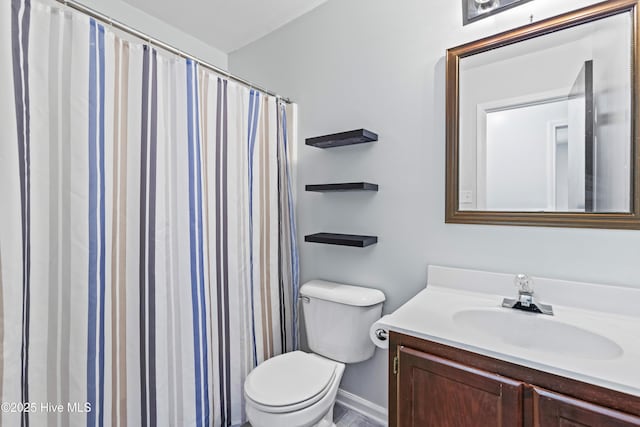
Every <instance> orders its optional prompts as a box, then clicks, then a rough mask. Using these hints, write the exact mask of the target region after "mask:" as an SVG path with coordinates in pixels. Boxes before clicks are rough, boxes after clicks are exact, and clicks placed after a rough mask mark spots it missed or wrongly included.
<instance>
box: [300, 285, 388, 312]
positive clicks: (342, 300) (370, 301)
mask: <svg viewBox="0 0 640 427" xmlns="http://www.w3.org/2000/svg"><path fill="white" fill-rule="evenodd" d="M300 295H302V296H305V297H309V298H318V299H322V300H326V301H332V302H336V303H339V304H346V305H353V306H359V307H368V306H370V305H375V304H379V303H381V302H383V301H384V300H385V296H384V294H383V293H382V291H379V290H378V289H371V288H365V287H363V286H352V285H345V284H342V283H335V282H327V281H326V280H311V281H309V282H307V283H305V284H304V285H302V287H301V288H300Z"/></svg>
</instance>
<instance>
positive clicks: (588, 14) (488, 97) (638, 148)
mask: <svg viewBox="0 0 640 427" xmlns="http://www.w3.org/2000/svg"><path fill="white" fill-rule="evenodd" d="M638 1H639V0H610V1H606V2H603V3H598V4H595V5H593V6H589V7H586V8H583V9H580V10H576V11H573V12H569V13H566V14H563V15H560V16H557V17H553V18H550V19H546V20H544V21H540V22H536V23H532V24H529V25H526V26H524V27H520V28H516V29H514V30H511V31H507V32H504V33H501V34H497V35H495V36H491V37H487V38H484V39H481V40H477V41H474V42H471V43H467V44H464V45H461V46H457V47H454V48H451V49H448V50H447V58H446V60H447V63H446V104H447V105H446V120H447V122H446V140H447V158H446V161H447V166H446V207H445V209H446V212H445V221H446V222H447V223H468V224H496V225H531V226H552V227H589V228H626V229H640V137H639V129H638V119H637V115H638V105H639V103H638V102H639V98H638V96H639V95H638V87H639V81H640V80H639V76H638V74H639V73H638V70H640V68H639V66H638V64H639V58H638V53H637V46H638V37H639V35H638V28H637V25H638Z"/></svg>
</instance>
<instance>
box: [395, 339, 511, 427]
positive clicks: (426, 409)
mask: <svg viewBox="0 0 640 427" xmlns="http://www.w3.org/2000/svg"><path fill="white" fill-rule="evenodd" d="M398 356H399V367H398V368H399V372H398V378H397V390H398V394H397V397H398V422H397V426H398V427H409V426H415V427H493V426H504V427H519V426H522V422H523V411H522V405H523V404H522V401H523V399H522V390H523V383H521V382H519V381H514V380H511V379H508V378H505V377H501V376H500V375H495V374H491V373H489V372H485V371H481V370H479V369H475V368H471V367H469V366H466V365H462V364H460V363H456V362H452V361H450V360H447V359H443V358H441V357H437V356H434V355H431V354H428V353H423V352H421V351H417V350H413V349H411V348H408V347H404V346H401V347H400V348H399V351H398Z"/></svg>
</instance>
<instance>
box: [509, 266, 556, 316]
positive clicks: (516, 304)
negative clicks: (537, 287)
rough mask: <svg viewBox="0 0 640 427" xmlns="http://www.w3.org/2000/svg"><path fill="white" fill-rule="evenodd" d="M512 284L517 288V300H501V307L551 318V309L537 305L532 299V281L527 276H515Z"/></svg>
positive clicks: (544, 305)
mask: <svg viewBox="0 0 640 427" xmlns="http://www.w3.org/2000/svg"><path fill="white" fill-rule="evenodd" d="M513 282H514V283H515V285H516V286H517V287H518V298H517V299H513V298H505V299H504V300H502V306H503V307H507V308H515V309H517V310H524V311H531V312H534V313H542V314H548V315H551V316H553V308H552V307H551V306H550V305H547V304H542V303H539V302H537V301H536V300H535V298H534V297H533V286H532V284H533V280H532V279H531V278H530V277H529V276H527V275H526V274H517V275H516V277H515V279H514V281H513Z"/></svg>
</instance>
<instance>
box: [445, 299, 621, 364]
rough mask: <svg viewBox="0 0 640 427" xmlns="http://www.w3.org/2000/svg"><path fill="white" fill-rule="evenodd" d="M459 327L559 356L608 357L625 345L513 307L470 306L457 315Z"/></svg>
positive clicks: (617, 352) (600, 358)
mask: <svg viewBox="0 0 640 427" xmlns="http://www.w3.org/2000/svg"><path fill="white" fill-rule="evenodd" d="M453 321H454V323H455V324H456V325H457V326H460V327H462V328H465V329H466V330H467V331H473V332H474V334H475V336H477V337H482V338H484V339H493V340H499V341H501V342H503V343H505V344H509V345H513V346H517V347H521V348H526V349H529V350H534V351H541V352H546V353H552V354H555V355H558V356H567V357H577V358H582V359H595V360H607V359H615V358H617V357H620V356H621V355H622V353H623V350H622V348H621V347H620V346H619V345H618V344H617V343H615V342H614V341H612V340H610V339H609V338H607V337H605V336H602V335H599V334H597V333H594V332H591V331H589V330H587V329H583V328H580V327H577V326H574V325H570V324H568V323H564V322H562V321H558V320H556V319H554V318H553V317H551V316H546V315H543V314H536V313H527V312H523V311H518V310H511V309H500V308H496V309H469V310H461V311H458V312H456V313H454V314H453Z"/></svg>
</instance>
